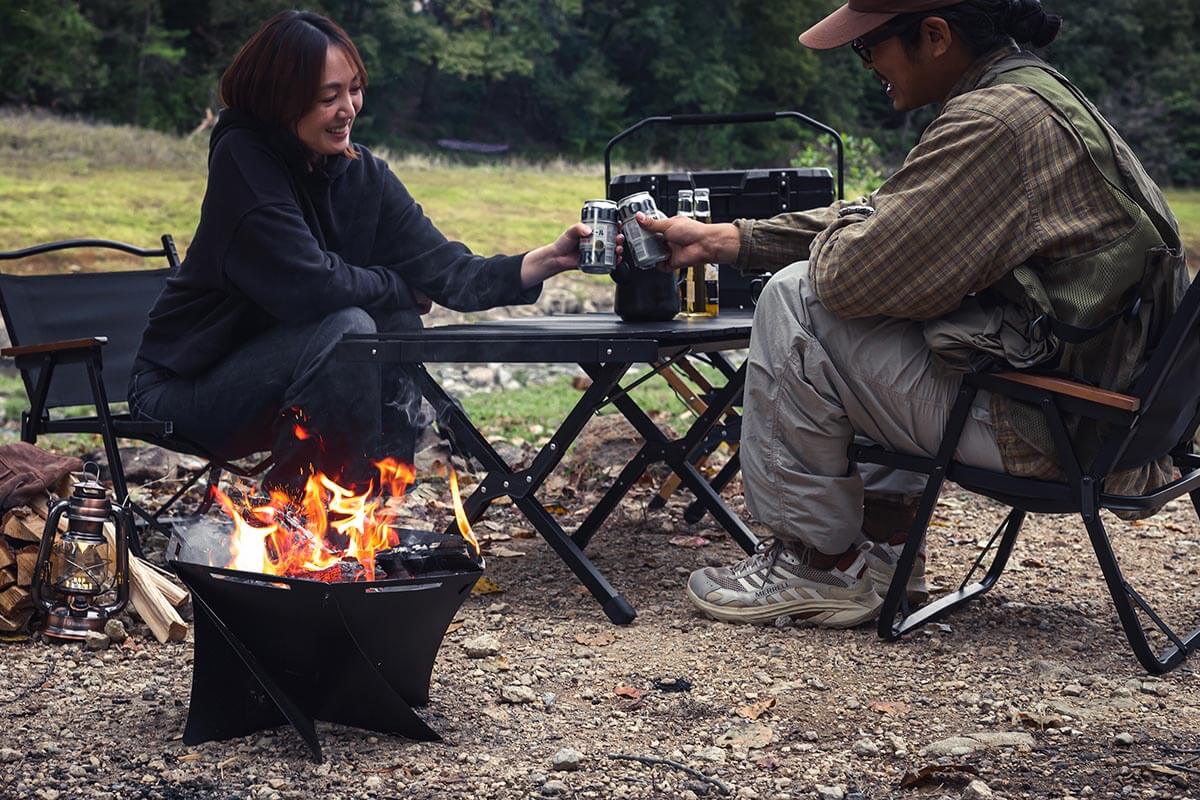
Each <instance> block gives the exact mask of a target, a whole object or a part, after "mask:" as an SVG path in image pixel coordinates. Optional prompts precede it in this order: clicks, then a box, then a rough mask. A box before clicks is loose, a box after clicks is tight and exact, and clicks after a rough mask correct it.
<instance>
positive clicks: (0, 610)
mask: <svg viewBox="0 0 1200 800" xmlns="http://www.w3.org/2000/svg"><path fill="white" fill-rule="evenodd" d="M32 608H33V596H32V595H30V594H29V590H28V589H22V588H21V587H20V586H10V587H8V588H7V589H5V590H4V591H3V592H0V615H3V616H6V617H10V618H11V617H13V616H14V612H16V611H24V610H25V609H32Z"/></svg>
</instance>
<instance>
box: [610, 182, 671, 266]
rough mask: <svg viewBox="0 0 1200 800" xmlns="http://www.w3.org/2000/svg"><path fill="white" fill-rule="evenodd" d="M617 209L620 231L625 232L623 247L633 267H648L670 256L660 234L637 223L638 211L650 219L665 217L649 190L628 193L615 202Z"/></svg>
mask: <svg viewBox="0 0 1200 800" xmlns="http://www.w3.org/2000/svg"><path fill="white" fill-rule="evenodd" d="M617 210H618V211H619V212H620V217H621V232H622V233H624V234H625V249H626V251H627V252H628V253H629V260H630V261H632V262H633V265H634V266H635V267H637V268H638V269H650V268H651V267H654V266H655V265H657V264H658V263H659V262H662V261H666V260H667V259H668V258H670V257H671V252H670V251H669V250H668V249H667V245H666V243H665V242H664V241H663V240H662V237H661V236H659V235H657V234H653V233H650V232H649V231H647V230H646V229H645V228H643V227H642V226H641V225H638V222H637V213H638V212H639V211H640V212H642V213H643V214H645V215H646V216H647V217H650V218H651V219H666V218H667V215H666V214H664V213H662V212H661V211H659V210H658V206H657V205H655V204H654V198H653V197H651V196H650V193H649V192H638V193H637V194H631V195H629V196H628V197H626V198H624V199H623V200H621V202H620V203H618V204H617Z"/></svg>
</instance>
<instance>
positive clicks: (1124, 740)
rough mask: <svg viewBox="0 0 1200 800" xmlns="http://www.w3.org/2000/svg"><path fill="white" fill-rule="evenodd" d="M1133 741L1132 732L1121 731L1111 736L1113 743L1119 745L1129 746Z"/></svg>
mask: <svg viewBox="0 0 1200 800" xmlns="http://www.w3.org/2000/svg"><path fill="white" fill-rule="evenodd" d="M1135 741H1136V740H1135V739H1134V738H1133V734H1132V733H1125V732H1122V733H1118V734H1117V735H1116V736H1114V737H1113V744H1115V745H1120V746H1121V747H1129V746H1130V745H1132V744H1133V743H1134V742H1135Z"/></svg>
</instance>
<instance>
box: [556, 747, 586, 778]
mask: <svg viewBox="0 0 1200 800" xmlns="http://www.w3.org/2000/svg"><path fill="white" fill-rule="evenodd" d="M582 760H583V753H581V752H579V751H578V750H573V749H572V748H570V747H564V748H562V749H561V750H559V751H558V752H557V753H555V754H554V758H552V759H550V769H552V770H554V771H555V772H574V771H575V770H577V769H579V762H580V761H582Z"/></svg>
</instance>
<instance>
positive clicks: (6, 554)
mask: <svg viewBox="0 0 1200 800" xmlns="http://www.w3.org/2000/svg"><path fill="white" fill-rule="evenodd" d="M15 563H17V560H16V559H15V558H13V552H12V548H11V547H9V546H8V542H6V541H4V538H3V537H0V569H4V568H5V567H11V566H12V565H13V564H15Z"/></svg>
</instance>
